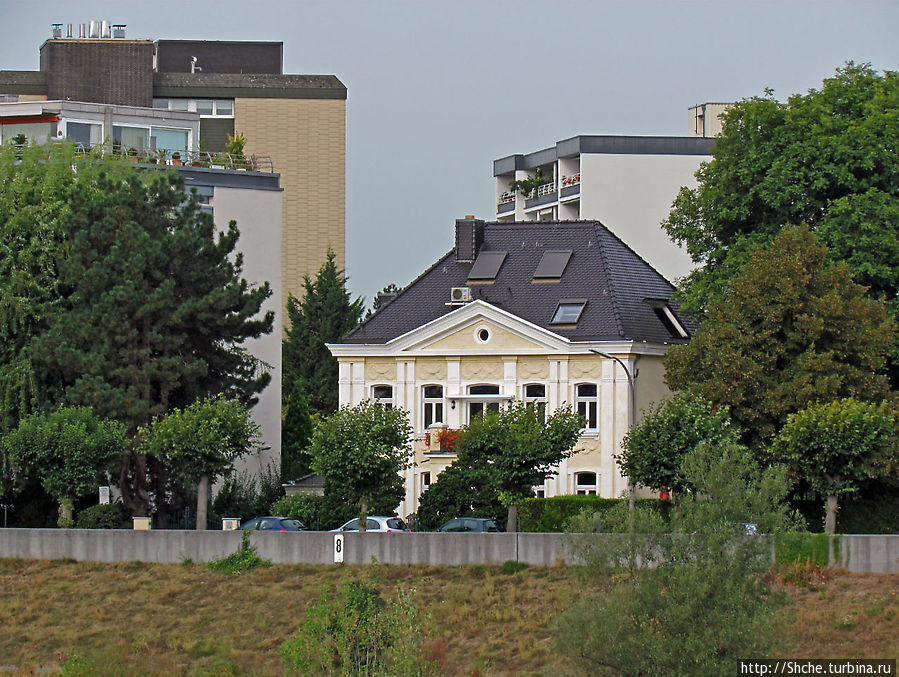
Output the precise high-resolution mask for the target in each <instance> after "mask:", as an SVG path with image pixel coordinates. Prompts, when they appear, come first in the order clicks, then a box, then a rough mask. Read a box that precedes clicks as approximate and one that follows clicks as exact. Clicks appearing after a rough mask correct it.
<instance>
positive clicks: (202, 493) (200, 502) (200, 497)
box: [197, 474, 209, 531]
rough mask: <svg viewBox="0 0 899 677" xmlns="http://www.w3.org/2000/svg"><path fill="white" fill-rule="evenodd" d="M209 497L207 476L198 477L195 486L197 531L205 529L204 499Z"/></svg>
mask: <svg viewBox="0 0 899 677" xmlns="http://www.w3.org/2000/svg"><path fill="white" fill-rule="evenodd" d="M208 496H209V475H206V474H203V475H200V483H199V484H198V485H197V531H203V530H205V529H206V499H207V498H208Z"/></svg>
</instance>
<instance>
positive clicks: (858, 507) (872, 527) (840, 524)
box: [791, 482, 899, 534]
mask: <svg viewBox="0 0 899 677" xmlns="http://www.w3.org/2000/svg"><path fill="white" fill-rule="evenodd" d="M791 505H792V506H793V507H794V508H796V510H798V511H799V512H800V513H801V514H802V516H803V517H804V518H805V521H806V524H807V525H808V529H809V531H815V532H818V531H823V530H824V499H823V498H822V499H819V500H815V501H792V502H791ZM836 531H837V533H838V534H897V533H899V489H897V488H896V487H893V486H890V485H889V484H888V483H886V482H876V483H872V485H871V486H870V487H867V488H866V489H865V490H864V491H862V493H861V495H860V496H858V497H853V498H846V499H844V498H841V499H840V505H839V508H838V509H837V529H836Z"/></svg>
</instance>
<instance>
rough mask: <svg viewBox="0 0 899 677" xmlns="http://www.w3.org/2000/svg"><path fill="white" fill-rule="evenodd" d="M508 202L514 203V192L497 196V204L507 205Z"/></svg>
mask: <svg viewBox="0 0 899 677" xmlns="http://www.w3.org/2000/svg"><path fill="white" fill-rule="evenodd" d="M509 202H515V191H511V192H510V191H508V190H507V191H506V192H505V193H503V194H502V195H500V196H499V203H498V204H501V205H504V204H508V203H509Z"/></svg>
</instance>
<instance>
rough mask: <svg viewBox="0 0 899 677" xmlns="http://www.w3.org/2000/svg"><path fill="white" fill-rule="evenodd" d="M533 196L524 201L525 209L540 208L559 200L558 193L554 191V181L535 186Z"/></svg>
mask: <svg viewBox="0 0 899 677" xmlns="http://www.w3.org/2000/svg"><path fill="white" fill-rule="evenodd" d="M533 195H534V197H532V198H530V199H527V200H525V201H524V208H525V209H533V208H535V207H541V206H543V205H546V204H550V203H552V202H555V201H556V200H558V199H559V193H558V191H557V189H556V183H555V181H550V182H549V183H544V184H541V185H539V186H537V189H536V190H535V191H534V193H533Z"/></svg>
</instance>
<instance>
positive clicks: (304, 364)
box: [282, 250, 365, 414]
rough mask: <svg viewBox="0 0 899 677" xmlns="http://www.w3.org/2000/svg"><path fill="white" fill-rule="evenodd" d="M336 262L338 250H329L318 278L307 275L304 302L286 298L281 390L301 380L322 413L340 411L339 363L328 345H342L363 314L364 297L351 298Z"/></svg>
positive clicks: (314, 408) (311, 402)
mask: <svg viewBox="0 0 899 677" xmlns="http://www.w3.org/2000/svg"><path fill="white" fill-rule="evenodd" d="M334 259H335V257H334V252H333V251H331V250H328V255H327V259H326V260H325V262H324V264H322V267H321V268H320V269H319V271H318V275H317V276H316V278H315V280H314V281H313V280H311V279H310V278H309V276H308V275H306V276H304V277H303V287H304V289H305V294H304V296H303V298H302V299H297V298H296V297H295V296H294V295H293V294H291V295H289V296H288V298H287V316H288V318H289V319H290V328H289V329H288V330H287V332H286V338H285V339H284V344H283V351H282V369H283V383H284V388H283V391H284V392H285V393H287V392H290V389H291V388H292V386H293V384H294V383H295V382H296V381H297V379H301V380H302V382H303V386H304V387H305V389H306V394H307V399H308V401H309V408H310V409H311V410H312V411H313V412H315V413H319V414H329V413H332V412H334V411H336V410H337V403H338V397H337V360H336V359H335V358H334V357H333V356H332V355H331V353H330V352H329V351H328V348H327V347H326V346H325V344H326V343H334V342H337V341H339V340H340V339H341V338H342V337H343V335H344V334H346V333H347V332H348V331H349V330H350V329H352V328H353V327H355V326H356V325H357V324H359V321H360V320H361V319H362V313H364V312H365V304H364V302H363V301H362V299H361V298H357V299H356V300H355V301H352V300H350V294H349V292H347V290H346V277H345V276H344V273H343V271H342V270H338V268H337V263H336V262H335V260H334Z"/></svg>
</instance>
